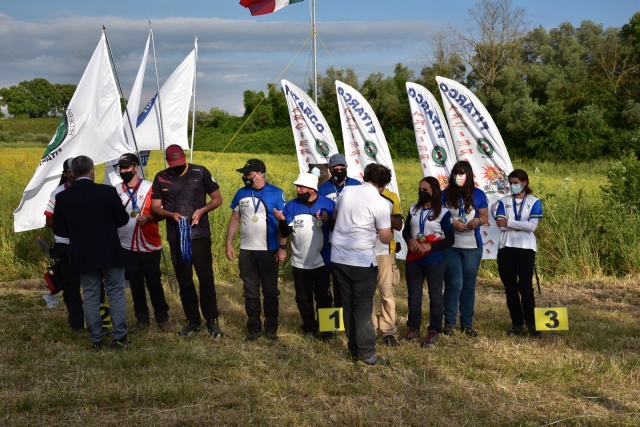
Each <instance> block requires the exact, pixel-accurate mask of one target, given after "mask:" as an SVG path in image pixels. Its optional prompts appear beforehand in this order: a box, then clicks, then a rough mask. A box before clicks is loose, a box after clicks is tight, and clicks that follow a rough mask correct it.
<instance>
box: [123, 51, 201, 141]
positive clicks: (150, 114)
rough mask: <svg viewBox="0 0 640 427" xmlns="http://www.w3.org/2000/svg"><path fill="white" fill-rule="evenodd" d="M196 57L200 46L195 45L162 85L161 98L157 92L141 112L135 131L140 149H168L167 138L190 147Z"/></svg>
mask: <svg viewBox="0 0 640 427" xmlns="http://www.w3.org/2000/svg"><path fill="white" fill-rule="evenodd" d="M195 59H196V49H193V50H192V51H191V53H190V54H189V55H188V56H187V57H186V59H185V60H184V61H182V63H181V64H180V65H179V66H178V68H176V69H175V71H174V72H173V73H172V74H171V75H170V76H169V78H168V79H167V81H166V82H165V83H164V85H162V87H161V88H160V99H159V100H158V94H157V93H156V94H155V95H154V96H153V98H151V101H149V102H148V103H147V106H146V107H145V108H144V110H143V111H142V113H141V114H140V115H139V116H138V119H137V127H136V131H135V134H136V142H137V143H138V150H164V149H165V148H166V147H165V146H163V142H164V144H165V145H166V146H169V145H172V144H178V145H179V146H181V147H182V148H183V149H184V150H188V149H189V141H188V138H187V134H188V125H189V104H190V102H191V95H192V93H193V79H194V74H195V65H196V63H195ZM160 110H162V120H160ZM161 124H162V128H161V127H160V125H161ZM162 133H164V138H162V137H161V135H162Z"/></svg>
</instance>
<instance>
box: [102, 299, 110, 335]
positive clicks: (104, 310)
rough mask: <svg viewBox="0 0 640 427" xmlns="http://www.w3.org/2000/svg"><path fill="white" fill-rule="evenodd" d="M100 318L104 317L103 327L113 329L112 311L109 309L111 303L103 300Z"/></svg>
mask: <svg viewBox="0 0 640 427" xmlns="http://www.w3.org/2000/svg"><path fill="white" fill-rule="evenodd" d="M100 318H101V319H102V327H103V328H107V329H111V328H112V327H113V325H111V312H110V311H109V303H106V302H103V303H102V304H100Z"/></svg>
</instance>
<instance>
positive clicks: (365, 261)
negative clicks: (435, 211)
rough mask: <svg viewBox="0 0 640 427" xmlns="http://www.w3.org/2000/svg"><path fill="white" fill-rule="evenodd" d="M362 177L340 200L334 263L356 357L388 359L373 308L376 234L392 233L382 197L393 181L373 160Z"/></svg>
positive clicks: (386, 238)
mask: <svg viewBox="0 0 640 427" xmlns="http://www.w3.org/2000/svg"><path fill="white" fill-rule="evenodd" d="M364 181H365V182H364V184H362V186H357V187H355V186H351V187H348V188H345V189H344V191H343V192H342V196H341V197H340V199H339V200H338V203H337V204H336V213H335V217H336V224H335V227H334V229H333V235H332V242H331V266H332V269H333V273H334V274H335V278H336V279H337V282H338V286H339V287H340V293H341V294H342V307H343V314H344V326H345V331H346V332H347V337H348V349H349V352H350V353H351V357H352V360H353V361H355V362H362V363H364V364H366V365H388V364H389V361H388V360H385V359H381V358H379V357H378V356H376V332H375V331H374V329H373V322H372V321H371V314H372V313H373V295H374V294H375V291H376V284H377V278H378V264H377V259H376V252H375V244H376V239H379V240H380V242H381V243H382V244H388V243H390V242H391V240H392V239H393V231H392V229H391V216H390V211H389V205H388V203H387V202H386V201H385V200H384V199H383V198H382V197H380V193H381V192H382V190H384V188H385V187H386V185H387V184H389V182H390V181H391V171H390V170H389V169H388V168H387V167H385V166H383V165H378V164H375V163H373V164H371V165H369V166H367V168H366V169H365V171H364Z"/></svg>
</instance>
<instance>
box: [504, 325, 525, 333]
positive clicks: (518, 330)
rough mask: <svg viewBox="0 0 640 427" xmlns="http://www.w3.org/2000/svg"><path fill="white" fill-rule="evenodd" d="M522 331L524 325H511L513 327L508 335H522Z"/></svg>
mask: <svg viewBox="0 0 640 427" xmlns="http://www.w3.org/2000/svg"><path fill="white" fill-rule="evenodd" d="M521 333H522V325H511V329H509V330H508V331H507V335H520V334H521Z"/></svg>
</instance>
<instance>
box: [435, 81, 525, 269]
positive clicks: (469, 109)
mask: <svg viewBox="0 0 640 427" xmlns="http://www.w3.org/2000/svg"><path fill="white" fill-rule="evenodd" d="M436 81H437V82H438V87H439V88H440V94H441V95H442V102H443V103H444V110H445V114H446V116H447V120H448V121H449V129H451V137H452V140H453V145H454V147H455V150H456V155H457V157H458V160H466V161H467V162H469V163H470V164H471V168H472V169H473V174H474V180H475V183H476V186H477V187H478V188H479V189H481V190H482V191H484V192H485V194H486V195H487V198H488V199H489V210H490V214H489V223H488V224H487V225H483V226H482V228H481V229H480V234H481V236H482V244H483V255H482V257H483V258H484V259H494V258H496V257H497V256H498V243H499V241H500V229H499V228H498V227H497V226H496V224H495V221H494V220H495V218H494V216H493V213H494V212H495V209H496V206H497V202H498V200H499V199H500V197H501V196H502V195H504V194H509V180H508V179H507V176H508V175H509V173H510V172H511V171H512V170H513V166H512V165H511V159H510V158H509V153H508V152H507V148H506V147H505V145H504V142H503V141H502V136H500V132H499V131H498V128H497V126H496V124H495V123H494V122H493V119H492V118H491V116H490V115H489V112H488V111H487V109H486V108H485V107H484V105H482V103H481V102H480V100H479V99H478V98H477V97H476V96H475V95H474V94H473V93H472V92H471V91H470V90H469V89H467V88H466V87H464V86H463V85H461V84H460V83H458V82H455V81H453V80H450V79H446V78H444V77H436Z"/></svg>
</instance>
